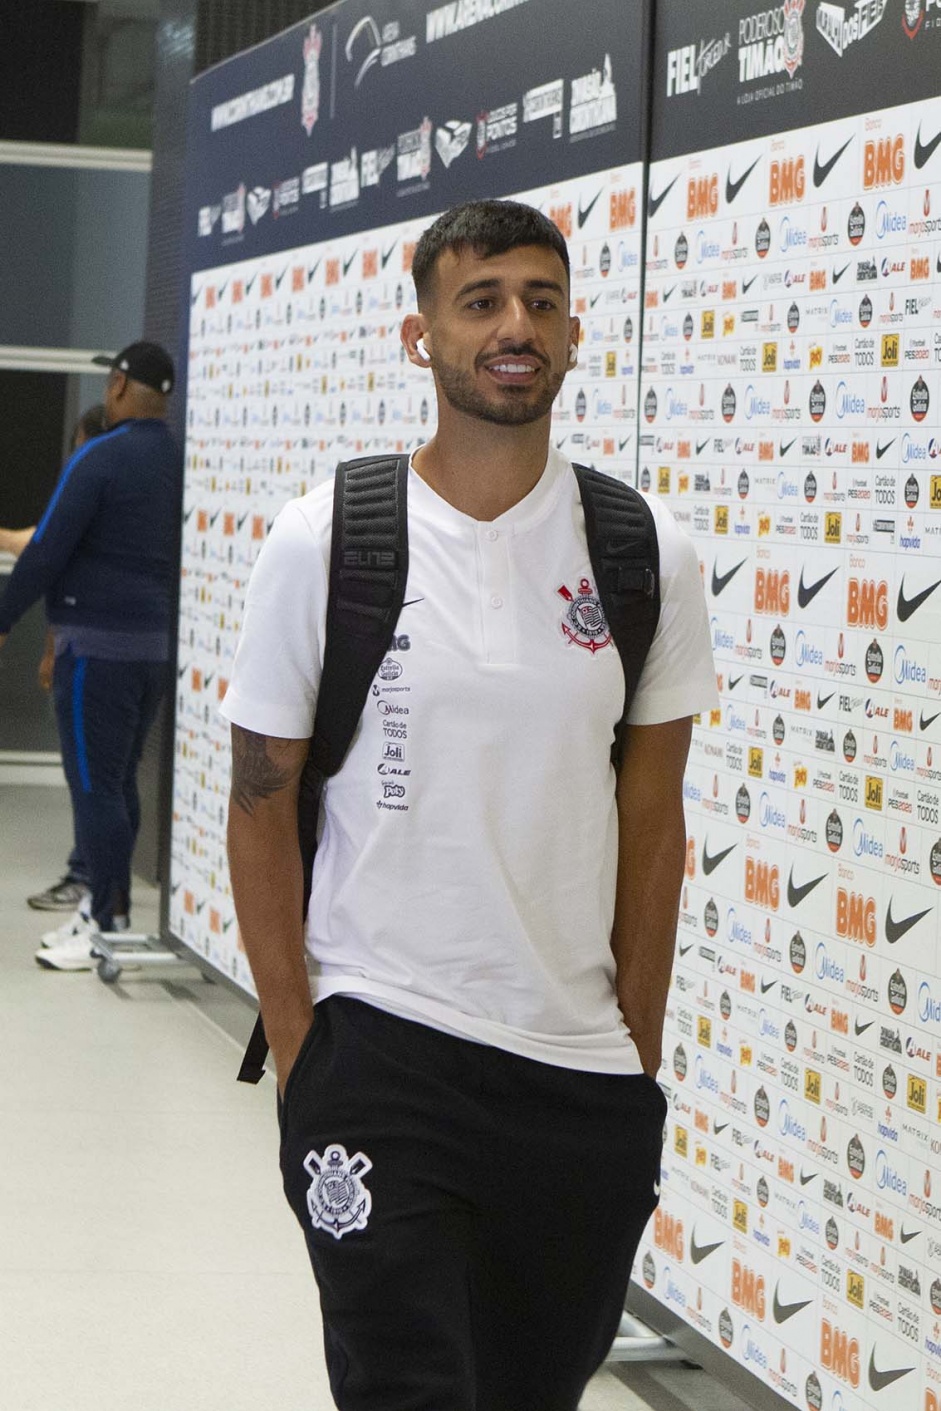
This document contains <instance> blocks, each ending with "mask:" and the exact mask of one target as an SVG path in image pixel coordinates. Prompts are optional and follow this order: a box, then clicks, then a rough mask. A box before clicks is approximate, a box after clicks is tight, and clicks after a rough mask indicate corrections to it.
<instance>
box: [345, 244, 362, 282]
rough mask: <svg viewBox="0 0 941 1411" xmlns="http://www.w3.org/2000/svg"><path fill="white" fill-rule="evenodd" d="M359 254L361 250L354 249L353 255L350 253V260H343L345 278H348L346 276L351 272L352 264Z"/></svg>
mask: <svg viewBox="0 0 941 1411" xmlns="http://www.w3.org/2000/svg"><path fill="white" fill-rule="evenodd" d="M358 254H359V251H358V250H354V251H353V253H352V255H350V258H349V259H348V260H344V261H343V277H344V278H346V276H347V275H348V274H349V272H350V270H351V268H352V265H353V261H354V260H355V259H356V256H357V255H358Z"/></svg>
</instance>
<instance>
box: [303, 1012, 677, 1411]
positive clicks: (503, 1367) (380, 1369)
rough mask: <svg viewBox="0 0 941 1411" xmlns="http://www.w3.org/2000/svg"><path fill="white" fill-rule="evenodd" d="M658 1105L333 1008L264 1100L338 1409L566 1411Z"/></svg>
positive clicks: (626, 1243) (609, 1296) (612, 1319)
mask: <svg viewBox="0 0 941 1411" xmlns="http://www.w3.org/2000/svg"><path fill="white" fill-rule="evenodd" d="M665 1116H666V1100H665V1098H664V1096H663V1093H662V1092H661V1090H660V1088H659V1087H658V1085H657V1084H656V1083H655V1082H654V1081H653V1080H652V1079H651V1078H648V1077H645V1076H639V1077H623V1076H616V1075H609V1074H599V1073H583V1072H576V1071H573V1070H571V1069H567V1068H557V1067H554V1066H552V1065H549V1064H545V1063H537V1062H535V1061H533V1060H532V1059H528V1058H520V1057H517V1056H516V1055H515V1054H509V1053H506V1052H504V1051H502V1050H500V1049H495V1048H491V1047H488V1046H485V1045H482V1044H475V1043H471V1042H467V1041H465V1040H463V1039H459V1038H454V1037H452V1036H451V1035H448V1034H442V1033H440V1032H438V1031H437V1030H434V1029H431V1028H429V1027H428V1026H427V1025H424V1024H419V1023H413V1022H411V1021H409V1020H406V1019H401V1018H399V1017H397V1016H395V1015H390V1014H386V1013H384V1012H383V1011H381V1010H378V1009H376V1008H375V1007H374V1006H371V1005H369V1004H365V1003H363V1002H361V1001H359V1000H355V999H351V998H348V997H346V996H333V997H332V998H330V999H327V1000H324V1001H322V1002H321V1003H320V1004H318V1005H317V1009H316V1018H315V1020H314V1024H313V1026H312V1028H311V1031H310V1034H309V1035H308V1037H307V1040H306V1042H305V1044H304V1046H303V1048H302V1049H301V1052H300V1054H299V1056H298V1059H297V1062H296V1063H295V1065H294V1068H293V1070H292V1071H291V1073H290V1075H289V1077H288V1082H287V1087H286V1090H285V1095H284V1103H283V1106H282V1108H281V1138H282V1140H281V1170H282V1175H283V1177H284V1188H285V1192H286V1194H287V1197H288V1200H289V1202H290V1204H291V1207H292V1208H293V1210H294V1213H295V1214H296V1216H297V1218H298V1220H299V1221H300V1224H301V1227H302V1228H303V1230H304V1234H305V1237H306V1240H307V1247H308V1251H309V1254H310V1259H311V1263H312V1265H313V1268H314V1273H315V1275H316V1279H317V1283H318V1285H319V1289H320V1303H321V1308H322V1310H323V1323H324V1342H325V1347H326V1355H327V1366H328V1370H329V1374H330V1386H331V1389H332V1391H333V1395H334V1398H335V1401H336V1404H337V1406H338V1407H339V1408H340V1411H576V1408H577V1406H578V1402H579V1398H580V1396H581V1393H582V1391H583V1390H584V1387H585V1384H586V1382H587V1381H588V1379H589V1378H590V1377H591V1376H592V1374H593V1373H594V1372H595V1370H596V1369H597V1367H598V1366H599V1365H600V1363H601V1362H602V1360H603V1359H604V1356H605V1354H606V1352H607V1351H608V1348H609V1347H610V1345H611V1341H612V1339H613V1337H614V1335H615V1333H616V1332H617V1327H618V1323H619V1321H620V1317H621V1313H622V1310H623V1306H624V1296H625V1293H626V1289H627V1283H628V1278H629V1276H630V1271H631V1265H632V1263H633V1260H634V1254H635V1252H636V1249H637V1245H638V1242H639V1240H640V1237H641V1234H642V1233H643V1230H644V1226H645V1225H646V1223H647V1221H648V1219H649V1218H650V1216H651V1214H652V1213H653V1210H654V1208H655V1207H656V1205H657V1200H658V1197H659V1189H660V1159H661V1153H662V1137H663V1123H664V1118H665Z"/></svg>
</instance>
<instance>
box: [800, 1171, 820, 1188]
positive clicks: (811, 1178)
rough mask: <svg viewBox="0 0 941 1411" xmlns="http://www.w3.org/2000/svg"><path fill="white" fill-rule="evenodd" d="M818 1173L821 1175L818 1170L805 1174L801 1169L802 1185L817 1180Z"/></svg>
mask: <svg viewBox="0 0 941 1411" xmlns="http://www.w3.org/2000/svg"><path fill="white" fill-rule="evenodd" d="M818 1175H819V1172H817V1171H811V1173H810V1175H809V1176H805V1175H804V1173H803V1171H801V1185H802V1186H809V1185H810V1183H811V1181H815V1180H816V1179H817V1176H818Z"/></svg>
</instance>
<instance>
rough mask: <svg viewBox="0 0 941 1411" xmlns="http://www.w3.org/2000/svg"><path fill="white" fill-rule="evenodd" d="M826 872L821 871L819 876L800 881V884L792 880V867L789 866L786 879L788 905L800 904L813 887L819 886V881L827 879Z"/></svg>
mask: <svg viewBox="0 0 941 1411" xmlns="http://www.w3.org/2000/svg"><path fill="white" fill-rule="evenodd" d="M827 876H828V874H827V873H826V872H821V874H820V876H819V877H814V878H812V880H811V881H809V882H802V883H801V885H800V886H797V884H796V883H795V881H794V869H793V867H792V868H791V870H790V872H789V873H788V879H787V904H788V906H790V907H795V906H800V904H801V902H802V901H803V900H804V898H805V897H809V896H810V894H811V892H812V891H813V889H814V887H819V886H820V883H821V882H825V881H826V880H827Z"/></svg>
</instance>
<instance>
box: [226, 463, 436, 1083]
mask: <svg viewBox="0 0 941 1411" xmlns="http://www.w3.org/2000/svg"><path fill="white" fill-rule="evenodd" d="M408 459H409V458H408V456H405V455H402V456H372V457H369V458H367V459H364V460H355V461H344V462H342V463H341V464H340V465H338V466H337V470H336V478H335V481H334V489H333V537H332V540H331V544H330V576H329V589H328V595H327V628H326V638H325V642H324V658H323V671H322V673H321V678H320V690H319V692H318V695H317V711H316V714H315V717H314V733H313V737H312V739H311V742H310V749H309V751H308V755H307V761H306V763H305V765H304V770H303V773H302V774H301V781H300V789H299V792H298V800H297V830H298V838H299V842H300V849H301V864H302V868H303V877H304V900H303V915H304V916H306V915H307V907H308V904H309V902H310V888H311V876H312V872H313V866H314V854H315V852H316V851H317V821H318V817H319V814H320V795H321V792H322V790H323V783H324V780H325V779H328V778H329V777H330V776H331V775H332V774H336V773H337V771H338V770H339V768H340V766H341V765H342V764H343V761H344V759H345V758H346V755H347V751H348V750H349V747H350V745H351V743H352V740H353V736H354V735H355V733H356V727H357V725H358V724H359V721H360V717H361V716H362V713H363V708H364V706H365V704H366V701H367V698H368V696H369V688H370V686H371V685H372V682H373V679H374V677H375V675H376V672H377V671H378V670H379V667H380V666H381V664H382V660H383V657H384V656H385V654H386V652H387V650H388V647H389V643H390V642H391V639H392V634H393V632H394V630H395V624H396V623H397V622H398V620H399V614H400V612H401V611H402V602H403V600H404V598H405V583H406V579H407V578H408V516H407V503H406V502H407V487H408ZM267 1053H268V1042H267V1039H266V1038H265V1031H264V1025H263V1024H262V1019H261V1015H259V1016H258V1019H257V1020H256V1023H255V1028H254V1031H253V1033H252V1036H251V1039H250V1040H249V1044H248V1047H247V1049H246V1051H245V1057H244V1058H243V1060H242V1066H241V1068H240V1070H239V1075H238V1078H239V1082H241V1083H257V1082H259V1081H260V1080H261V1077H262V1075H263V1073H264V1071H265V1069H264V1062H265V1058H266V1056H267Z"/></svg>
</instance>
